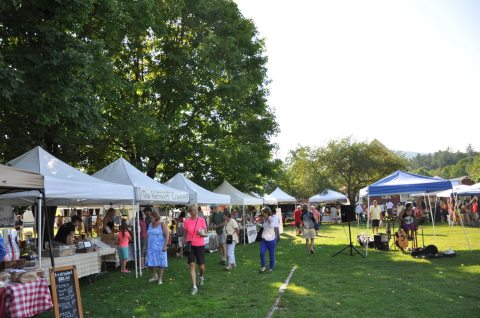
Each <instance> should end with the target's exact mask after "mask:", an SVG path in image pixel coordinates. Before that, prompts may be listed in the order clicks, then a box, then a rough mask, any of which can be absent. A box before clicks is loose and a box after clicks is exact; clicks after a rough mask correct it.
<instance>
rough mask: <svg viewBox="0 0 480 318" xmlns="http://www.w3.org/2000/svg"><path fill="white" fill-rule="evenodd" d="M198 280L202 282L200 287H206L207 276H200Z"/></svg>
mask: <svg viewBox="0 0 480 318" xmlns="http://www.w3.org/2000/svg"><path fill="white" fill-rule="evenodd" d="M198 278H199V280H200V286H203V285H205V276H199V277H198Z"/></svg>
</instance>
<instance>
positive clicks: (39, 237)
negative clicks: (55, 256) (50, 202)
mask: <svg viewBox="0 0 480 318" xmlns="http://www.w3.org/2000/svg"><path fill="white" fill-rule="evenodd" d="M37 200H38V201H37V210H38V213H37V218H38V220H37V222H36V223H37V244H38V247H37V249H38V250H37V255H38V268H42V229H41V228H40V227H41V226H42V198H40V197H39V198H38V199H37ZM52 252H53V251H52V250H50V254H52Z"/></svg>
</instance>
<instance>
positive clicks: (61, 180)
mask: <svg viewBox="0 0 480 318" xmlns="http://www.w3.org/2000/svg"><path fill="white" fill-rule="evenodd" d="M9 165H11V166H14V167H17V168H21V169H25V170H27V171H31V172H35V173H38V174H40V175H42V176H43V177H44V188H45V190H44V192H45V201H44V202H45V205H48V206H53V207H55V206H94V205H97V206H98V205H103V204H117V203H119V204H120V203H123V204H129V205H132V204H133V201H134V191H133V187H132V186H127V185H119V184H115V183H111V182H107V181H104V180H100V179H97V178H94V177H92V176H89V175H87V174H85V173H83V172H81V171H79V170H77V169H75V168H73V167H71V166H69V165H67V164H66V163H64V162H63V161H61V160H59V159H58V158H56V157H54V156H52V155H51V154H49V153H48V152H46V151H45V150H43V149H42V148H40V147H36V148H34V149H32V150H30V151H29V152H27V153H25V154H23V155H22V156H20V157H18V158H16V159H14V160H12V161H10V162H9ZM39 194H40V193H39V191H25V192H16V193H6V194H2V195H0V204H10V205H35V204H36V203H37V202H38V199H39ZM40 201H41V200H40ZM42 210H44V209H38V212H37V215H36V218H37V219H38V220H37V222H36V224H37V225H36V226H37V233H38V245H39V246H38V267H39V268H44V269H48V268H50V267H53V266H54V265H55V264H54V262H55V261H56V260H57V259H58V262H59V263H62V264H64V263H65V264H64V265H76V266H79V267H81V266H82V265H81V264H82V259H87V258H92V257H93V258H96V259H97V263H99V262H101V257H102V256H103V255H104V254H105V253H115V249H100V248H98V247H97V248H94V247H93V248H91V249H89V250H88V253H82V254H80V253H79V254H76V253H75V251H76V248H75V246H73V247H70V248H68V251H67V249H65V250H60V248H61V247H51V246H50V245H49V246H48V249H47V251H49V254H50V257H51V262H52V264H51V266H50V265H47V264H48V263H47V260H46V259H44V258H43V257H42V252H43V251H42V250H43V244H42V242H43V239H42V238H43V237H44V235H43V233H44V226H43V225H44V223H45V225H46V226H47V229H46V230H47V233H48V234H50V233H51V231H50V230H49V229H48V227H49V224H51V221H52V223H53V219H52V220H48V219H47V220H46V222H39V220H42V215H43V213H42ZM45 210H46V209H45ZM48 217H49V218H50V217H51V218H53V217H54V215H48ZM49 242H51V240H49ZM79 250H82V249H79ZM83 251H86V250H85V249H83ZM67 255H69V256H67ZM74 255H75V257H70V256H74ZM62 257H68V258H62ZM67 263H68V264H67ZM99 272H100V268H99V267H98V266H96V267H95V269H93V270H86V271H79V277H82V276H83V275H90V274H95V273H99Z"/></svg>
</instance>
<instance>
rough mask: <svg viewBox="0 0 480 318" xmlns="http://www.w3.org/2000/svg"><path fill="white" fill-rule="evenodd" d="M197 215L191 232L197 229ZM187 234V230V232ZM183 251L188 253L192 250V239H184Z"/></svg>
mask: <svg viewBox="0 0 480 318" xmlns="http://www.w3.org/2000/svg"><path fill="white" fill-rule="evenodd" d="M198 218H199V217H198V216H197V221H196V222H195V226H194V227H193V233H195V231H196V230H197V223H198ZM187 235H188V232H187ZM183 252H184V253H185V254H189V253H191V252H192V241H191V240H190V241H186V242H185V244H184V245H183Z"/></svg>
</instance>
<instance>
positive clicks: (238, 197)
mask: <svg viewBox="0 0 480 318" xmlns="http://www.w3.org/2000/svg"><path fill="white" fill-rule="evenodd" d="M213 192H215V193H220V194H227V195H229V196H230V199H231V201H230V203H231V204H232V205H241V206H245V205H263V199H261V198H256V197H253V196H251V195H248V194H246V193H243V192H241V191H240V190H238V189H237V188H235V187H234V186H232V185H231V184H230V183H229V182H228V181H223V183H222V184H221V185H219V186H218V187H217V188H216V189H215V190H213ZM243 213H245V211H243ZM242 219H243V231H244V232H243V245H245V243H246V241H247V238H246V234H247V227H246V218H245V215H243V217H242Z"/></svg>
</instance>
